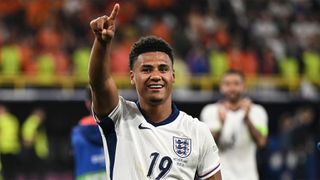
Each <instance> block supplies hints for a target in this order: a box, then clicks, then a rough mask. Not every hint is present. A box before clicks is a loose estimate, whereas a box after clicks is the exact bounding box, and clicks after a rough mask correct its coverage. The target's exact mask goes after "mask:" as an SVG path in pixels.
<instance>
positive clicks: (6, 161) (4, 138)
mask: <svg viewBox="0 0 320 180" xmlns="http://www.w3.org/2000/svg"><path fill="white" fill-rule="evenodd" d="M18 153H20V142H19V121H18V119H17V118H16V117H15V116H14V115H12V114H10V112H9V111H8V110H7V108H6V107H5V106H3V105H0V157H1V165H2V173H3V178H4V179H5V180H7V179H13V180H14V179H15V178H16V175H17V172H18V167H19V166H18V165H17V164H18V163H17V162H18Z"/></svg>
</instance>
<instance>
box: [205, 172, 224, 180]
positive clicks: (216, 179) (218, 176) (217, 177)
mask: <svg viewBox="0 0 320 180" xmlns="http://www.w3.org/2000/svg"><path fill="white" fill-rule="evenodd" d="M221 179H222V178H221V171H220V170H219V171H218V172H216V173H215V174H214V175H213V176H211V177H209V178H208V179H207V180H221Z"/></svg>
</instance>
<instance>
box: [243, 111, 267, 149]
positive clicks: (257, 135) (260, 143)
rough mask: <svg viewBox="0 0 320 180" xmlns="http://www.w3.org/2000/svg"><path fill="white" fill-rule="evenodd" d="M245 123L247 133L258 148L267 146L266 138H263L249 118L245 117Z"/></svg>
mask: <svg viewBox="0 0 320 180" xmlns="http://www.w3.org/2000/svg"><path fill="white" fill-rule="evenodd" d="M245 118H247V119H245V123H246V124H247V127H248V129H249V133H250V135H251V137H252V139H253V140H254V142H255V143H256V144H257V146H258V147H264V146H265V145H266V144H267V137H265V136H263V135H262V134H261V133H260V132H259V131H258V130H257V128H256V127H255V126H254V125H253V123H252V122H251V120H250V119H249V117H245Z"/></svg>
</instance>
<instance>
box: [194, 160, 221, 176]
mask: <svg viewBox="0 0 320 180" xmlns="http://www.w3.org/2000/svg"><path fill="white" fill-rule="evenodd" d="M219 167H220V163H219V164H218V165H217V166H216V167H215V168H213V169H212V170H211V171H209V172H207V173H205V174H204V175H201V176H200V175H198V178H204V177H206V176H208V175H209V174H211V173H212V172H213V171H215V170H216V169H218V168H219Z"/></svg>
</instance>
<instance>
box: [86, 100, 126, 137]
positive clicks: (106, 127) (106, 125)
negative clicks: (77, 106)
mask: <svg viewBox="0 0 320 180" xmlns="http://www.w3.org/2000/svg"><path fill="white" fill-rule="evenodd" d="M125 108H126V100H125V99H123V97H121V96H119V102H118V105H117V106H116V107H115V108H114V109H113V110H112V111H111V113H110V114H109V115H108V116H106V117H102V118H98V117H97V116H96V114H95V113H94V111H93V108H92V114H93V117H94V119H95V120H96V122H97V123H98V125H99V126H100V128H101V129H102V130H103V132H105V134H106V135H108V134H110V133H111V132H112V131H113V130H114V128H115V125H116V124H117V122H118V121H119V120H120V119H121V118H122V116H123V112H125Z"/></svg>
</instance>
